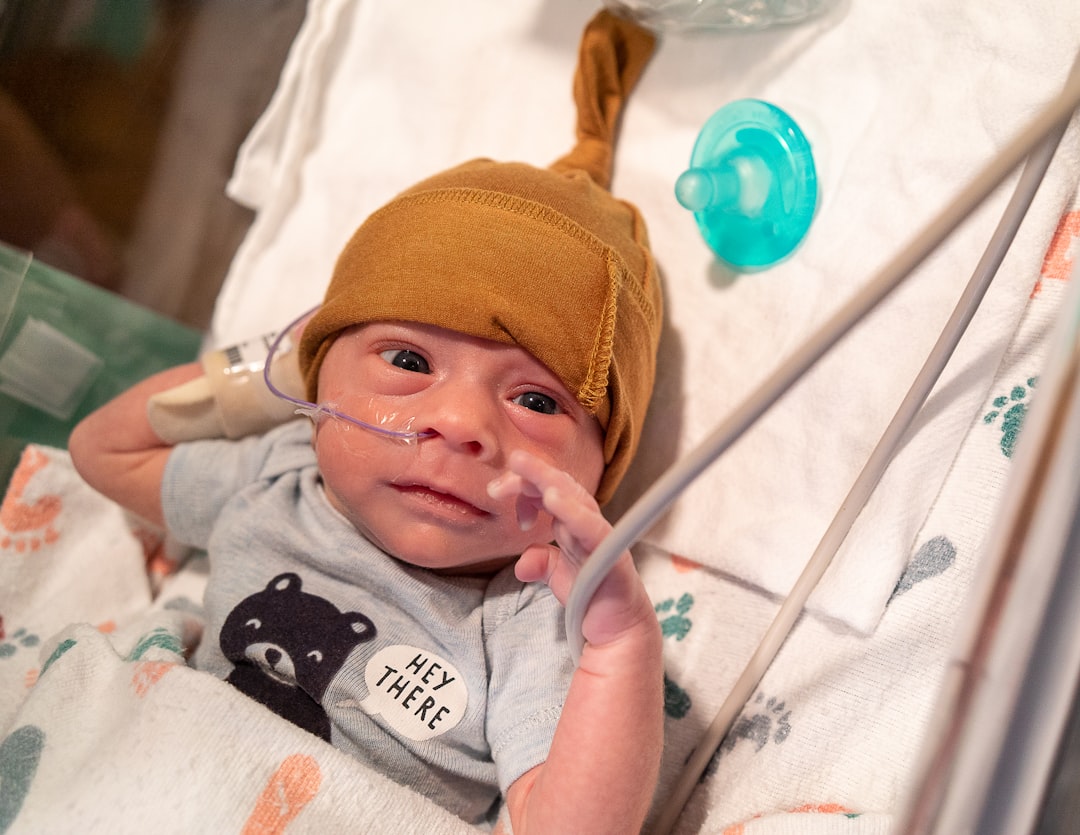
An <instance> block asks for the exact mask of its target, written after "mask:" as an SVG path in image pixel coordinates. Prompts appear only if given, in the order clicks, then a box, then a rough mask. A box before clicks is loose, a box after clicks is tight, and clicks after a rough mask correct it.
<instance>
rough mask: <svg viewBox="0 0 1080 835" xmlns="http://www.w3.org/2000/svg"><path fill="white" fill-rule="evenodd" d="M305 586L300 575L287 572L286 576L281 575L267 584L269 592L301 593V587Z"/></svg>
mask: <svg viewBox="0 0 1080 835" xmlns="http://www.w3.org/2000/svg"><path fill="white" fill-rule="evenodd" d="M302 585H303V581H302V580H301V579H300V575H299V574H293V573H292V572H291V571H286V572H285V573H284V574H279V575H278V576H277V577H275V578H274V579H273V580H271V581H270V582H269V583H267V584H266V590H267V591H300V587H301V586H302Z"/></svg>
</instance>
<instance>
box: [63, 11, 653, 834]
mask: <svg viewBox="0 0 1080 835" xmlns="http://www.w3.org/2000/svg"><path fill="white" fill-rule="evenodd" d="M651 49H652V39H651V38H650V37H649V36H648V35H647V34H646V33H644V32H643V31H642V30H640V29H637V28H636V27H634V26H633V25H631V24H629V23H626V22H623V21H620V20H617V19H616V18H614V17H611V16H610V15H608V14H606V13H601V14H600V15H599V16H598V17H597V18H596V19H594V21H593V22H592V24H590V27H589V28H588V29H587V30H586V33H585V37H584V40H583V42H582V53H581V60H580V64H579V69H578V76H577V79H576V84H575V95H576V97H577V102H578V110H579V125H578V128H579V131H578V135H579V143H578V145H577V147H576V148H575V149H574V151H572V152H571V153H570V154H568V155H567V156H566V157H564V158H563V159H561V160H559V161H558V162H557V163H555V164H554V165H553V166H552V167H551V168H549V169H538V168H534V167H532V166H528V165H524V164H519V163H496V162H491V161H488V160H476V161H473V162H470V163H466V164H464V165H461V166H459V167H457V168H454V169H451V170H449V171H445V172H443V173H441V174H438V175H436V176H434V177H431V178H430V179H428V180H425V181H423V182H421V183H419V184H417V185H415V186H413V187H412V188H410V189H408V190H407V191H405V192H404V193H402V194H401V195H399V196H398V197H396V198H395V199H394V200H392V201H391V202H390V203H388V204H387V205H386V206H384V207H383V208H381V209H379V210H378V211H376V212H375V213H373V214H372V215H371V216H370V217H369V218H368V219H367V220H366V221H365V222H364V223H363V224H362V225H361V226H360V228H359V229H358V230H357V231H356V233H355V234H354V235H353V237H352V239H351V240H350V241H349V243H348V244H347V245H346V247H345V249H344V250H343V252H342V253H341V255H340V257H339V258H338V261H337V264H336V267H335V270H334V273H333V276H332V278H331V281H330V285H329V287H328V289H327V292H326V296H325V299H324V302H323V304H322V306H321V307H320V308H319V310H318V311H317V312H316V313H315V314H314V316H313V317H312V318H311V319H310V320H309V321H307V322H306V324H305V325H304V328H303V333H302V338H301V341H300V348H299V351H300V365H301V371H302V373H303V377H304V381H305V385H306V387H307V396H308V398H309V399H310V400H312V401H314V402H316V403H318V404H323V405H326V406H328V407H332V409H333V412H330V411H326V410H322V411H319V412H316V416H315V419H314V424H315V425H314V429H312V428H311V426H310V424H308V423H306V422H304V421H292V422H290V423H287V424H285V425H283V426H281V427H278V428H275V429H272V430H270V431H269V432H267V433H266V434H265V435H261V436H257V437H251V438H246V439H243V440H240V441H231V440H205V441H197V442H193V443H181V444H177V445H175V446H170V445H169V444H167V443H165V442H164V441H162V440H161V438H160V437H159V436H158V435H157V434H156V433H155V431H154V429H153V428H152V426H151V424H150V422H149V420H148V418H147V403H148V401H149V399H150V398H151V397H152V396H153V395H154V394H156V393H158V392H161V391H164V390H166V389H169V388H172V387H174V386H176V385H178V384H181V383H183V382H185V381H187V380H190V379H192V378H193V377H194V376H196V375H197V374H199V373H201V371H200V369H199V367H198V366H196V365H191V366H184V367H181V368H177V369H172V370H170V371H167V372H164V373H163V374H160V375H157V376H156V377H152V378H150V379H149V380H146V381H144V382H143V383H141V384H139V385H137V386H135V387H134V388H132V389H131V390H129V391H128V392H126V393H124V394H122V395H121V396H120V397H118V398H117V399H116V400H114V401H113V402H111V403H109V404H107V405H106V406H104V407H103V408H102V409H101V410H99V411H98V412H95V413H94V414H92V415H90V416H89V417H88V418H87V419H86V420H85V421H84V422H82V423H81V424H80V425H79V426H78V427H77V428H76V430H75V431H74V433H73V434H72V436H71V440H70V450H71V455H72V459H73V461H74V462H75V464H76V466H77V467H78V469H79V471H80V472H81V473H82V474H83V476H84V477H85V479H86V480H87V481H88V482H89V483H90V484H91V485H93V486H94V487H96V488H97V489H99V490H100V491H101V492H103V493H104V494H106V495H108V496H110V497H111V498H113V499H114V500H116V501H117V502H119V503H120V504H122V505H124V506H125V507H127V508H129V509H131V510H132V511H134V512H136V513H138V514H140V515H142V516H144V517H146V518H148V519H150V520H154V521H156V522H158V523H161V524H164V525H165V526H167V527H168V529H169V530H170V531H171V532H172V533H173V534H174V535H175V536H176V537H177V538H178V539H180V540H181V541H183V542H186V543H188V544H191V545H193V546H196V547H201V548H205V549H206V550H207V552H208V554H209V558H210V566H211V570H210V578H209V582H208V587H207V591H206V598H205V611H206V629H205V632H204V637H203V640H202V642H201V644H200V646H199V648H198V650H197V651H196V654H195V657H194V664H195V666H197V667H198V668H200V669H204V670H207V671H209V672H211V673H213V674H215V675H217V676H219V677H221V678H224V679H227V680H228V681H230V682H231V683H233V684H234V685H235V686H236V687H238V688H239V689H240V690H242V691H243V692H245V693H247V694H248V695H250V696H252V697H253V698H256V699H258V700H259V701H261V702H262V703H263V704H265V705H267V706H268V707H269V708H270V709H271V710H273V711H275V712H277V713H278V714H280V715H281V716H283V717H285V718H286V719H289V720H290V721H292V722H294V723H296V724H297V725H300V726H301V727H303V728H306V729H307V730H309V731H311V732H312V733H315V734H318V735H320V736H322V737H323V738H324V739H326V740H327V741H329V742H331V743H333V744H334V745H335V746H337V747H339V748H341V749H343V750H345V751H347V752H349V753H350V754H353V755H355V756H356V757H357V758H359V759H361V760H362V761H364V762H366V763H368V764H369V765H371V766H373V767H375V768H378V769H379V770H381V771H383V772H384V773H386V774H388V775H389V776H391V777H392V778H394V779H395V780H397V781H399V782H401V783H403V784H406V785H409V786H412V787H413V788H415V789H416V790H417V791H419V792H421V793H423V794H425V795H427V796H429V797H431V798H432V799H434V800H436V801H437V802H439V803H441V804H443V805H444V806H445V807H446V808H448V809H450V810H451V811H453V812H455V813H456V814H458V815H460V816H461V817H462V818H464V819H466V820H468V821H472V822H481V821H485V820H490V819H491V817H492V816H493V815H494V814H495V813H496V812H497V810H498V808H499V807H500V805H501V804H502V803H503V802H505V805H506V809H507V810H508V812H509V817H510V821H511V823H512V826H513V829H514V831H515V832H517V833H523V832H529V831H536V832H545V833H546V832H569V831H581V832H617V833H626V832H632V831H637V830H639V829H640V827H641V825H642V823H643V821H644V819H645V815H646V813H647V811H648V808H649V805H650V802H651V800H652V795H653V791H654V789H655V784H656V779H657V774H658V770H659V760H660V752H661V748H662V702H663V670H662V664H661V639H660V631H659V627H658V624H657V622H656V617H655V613H654V611H653V607H652V605H651V603H650V601H649V599H648V597H647V595H646V592H645V589H644V587H643V585H642V583H641V580H640V578H639V577H638V575H637V572H636V570H635V568H634V565H633V563H632V561H631V558H630V555H629V554H623V555H622V557H621V559H620V561H619V562H618V564H617V565H616V566H615V568H614V569H613V570H612V571H611V573H610V574H609V575H608V576H607V577H606V579H605V580H604V582H603V584H602V585H601V586H600V588H599V589H598V591H597V593H596V595H595V596H594V598H593V599H592V601H591V602H590V604H589V607H588V609H587V612H586V616H585V620H584V638H585V641H586V643H585V647H584V650H583V652H582V655H581V658H580V660H579V662H578V664H577V665H576V667H575V665H574V663H573V661H572V660H571V658H570V655H569V652H568V650H567V645H566V636H565V633H564V627H563V612H562V607H561V604H562V603H565V601H566V599H567V596H568V594H569V590H570V587H571V584H572V583H573V580H574V578H575V576H576V574H577V571H578V569H579V567H580V565H581V562H582V561H583V560H584V559H586V558H587V556H588V555H589V554H590V553H591V552H592V550H593V549H594V548H595V547H596V546H597V545H598V544H599V542H600V541H601V539H603V537H604V536H605V535H606V534H607V532H608V531H609V530H610V525H609V524H608V522H607V521H605V519H604V517H603V516H602V515H601V511H600V505H601V504H602V503H603V502H605V501H606V500H607V499H608V498H610V497H611V495H612V493H613V491H614V489H615V487H616V486H617V484H618V483H619V480H620V478H621V477H622V475H623V474H624V472H625V470H626V467H627V465H628V463H629V461H630V459H631V457H632V456H633V454H634V451H635V449H636V447H637V445H638V440H639V438H640V433H641V427H642V423H643V421H644V416H645V411H646V408H647V404H648V400H649V396H650V393H651V390H652V385H653V378H654V374H655V360H656V349H657V343H658V339H659V330H660V319H661V308H660V305H661V300H660V289H659V282H658V276H657V273H656V268H655V265H654V262H653V259H652V256H651V254H650V251H649V248H648V241H647V238H646V234H645V229H644V224H643V222H642V220H641V217H640V215H639V214H638V212H637V210H636V209H634V208H633V207H632V206H630V205H629V204H626V203H623V202H621V201H618V200H616V199H614V198H613V197H612V196H611V195H610V194H609V193H608V191H607V186H608V181H609V178H610V167H611V140H612V136H613V134H614V125H615V120H616V118H617V116H618V112H619V110H620V108H621V103H622V99H623V96H624V95H625V93H626V92H627V91H628V90H629V89H630V88H631V87H632V86H633V84H634V82H635V81H636V78H637V76H638V74H639V73H640V70H641V69H642V67H643V66H644V63H645V61H646V60H647V58H648V56H649V54H650V52H651ZM334 413H336V414H337V415H339V416H340V415H347V416H349V417H351V418H355V419H357V420H358V421H359V422H360V423H361V424H366V425H369V426H373V427H375V430H374V431H368V430H365V429H364V428H358V427H357V425H356V423H355V422H351V421H349V420H346V419H342V418H341V417H335V416H333V415H334Z"/></svg>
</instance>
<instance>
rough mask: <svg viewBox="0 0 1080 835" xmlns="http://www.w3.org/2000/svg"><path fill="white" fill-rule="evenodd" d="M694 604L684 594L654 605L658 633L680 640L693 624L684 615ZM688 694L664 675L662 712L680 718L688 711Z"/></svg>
mask: <svg viewBox="0 0 1080 835" xmlns="http://www.w3.org/2000/svg"><path fill="white" fill-rule="evenodd" d="M693 605H694V598H693V597H692V596H691V595H689V594H684V595H683V596H682V597H680V598H679V599H678V600H676V599H675V598H674V597H672V598H669V599H667V600H664V601H662V602H661V603H658V604H657V605H656V614H657V617H658V618H659V619H660V634H661V635H663V636H664V637H665V638H674V639H675V640H676V641H681V640H682V639H683V638H685V637H686V636H687V634H688V633H689V632H690V627H692V626H693V625H694V624H693V623H692V622H691V620H690V618H688V617H687V616H686V614H687V612H689V611H690V609H691V607H692V606H693ZM691 704H692V702H691V700H690V694H689V693H687V692H686V691H685V690H684V689H683V688H682V687H680V686H679V685H678V684H676V683H675V682H674V681H672V680H671V679H670V678H668V677H667V675H665V676H664V713H665V715H667V716H670V717H671V718H672V719H682V718H683V717H685V716H686V714H688V713H689V712H690V706H691Z"/></svg>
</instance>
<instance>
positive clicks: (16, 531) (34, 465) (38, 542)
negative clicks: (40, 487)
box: [0, 446, 63, 554]
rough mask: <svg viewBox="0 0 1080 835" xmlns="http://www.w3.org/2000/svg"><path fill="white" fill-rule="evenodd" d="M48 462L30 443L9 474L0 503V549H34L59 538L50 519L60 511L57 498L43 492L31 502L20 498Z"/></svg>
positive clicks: (21, 552) (16, 550)
mask: <svg viewBox="0 0 1080 835" xmlns="http://www.w3.org/2000/svg"><path fill="white" fill-rule="evenodd" d="M48 463H49V459H48V458H46V457H45V454H44V453H43V452H42V451H41V450H39V449H37V448H35V447H33V446H30V447H27V448H26V451H25V452H24V453H23V457H22V460H20V461H19V466H18V468H17V469H16V470H15V473H14V474H13V475H12V476H11V484H10V486H9V487H8V492H7V495H6V496H5V497H4V502H3V504H2V505H0V549H3V550H5V551H7V550H13V551H15V552H16V553H18V554H23V553H26V552H27V551H37V550H38V549H39V548H41V547H42V546H44V545H51V544H52V543H53V542H55V541H56V540H57V539H59V537H60V534H59V533H57V531H56V528H54V527H53V522H54V521H55V520H56V517H57V516H59V515H60V513H61V511H62V510H63V502H62V501H61V499H60V497H59V496H51V495H46V496H41V497H39V498H37V499H35V500H34V501H32V502H31V501H26V500H24V499H25V491H26V488H27V486H28V485H29V483H30V480H31V479H32V478H33V477H34V475H35V474H36V473H37V472H38V471H39V470H41V469H43V468H44V467H45V466H46V465H47V464H48Z"/></svg>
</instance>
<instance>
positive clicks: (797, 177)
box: [675, 99, 818, 272]
mask: <svg viewBox="0 0 1080 835" xmlns="http://www.w3.org/2000/svg"><path fill="white" fill-rule="evenodd" d="M817 191H818V189H817V172H816V170H815V167H814V158H813V155H812V153H811V151H810V143H809V142H808V141H807V139H806V136H805V134H803V132H802V131H801V130H800V129H799V126H798V125H796V124H795V122H794V120H792V118H791V117H790V116H788V115H787V113H785V112H784V111H783V110H781V109H780V108H778V107H776V106H774V105H771V104H769V103H767V102H763V101H759V100H757V99H742V100H740V101H735V102H732V103H731V104H729V105H726V106H725V107H722V108H721V109H720V110H718V111H717V112H716V113H714V114H713V115H712V116H711V117H710V118H709V120H708V121H707V122H706V123H705V126H704V127H703V128H702V129H701V133H700V134H699V135H698V138H697V141H696V142H695V143H694V150H693V152H692V153H691V156H690V168H689V169H688V170H687V171H684V172H683V174H682V175H681V176H680V177H679V179H678V180H677V181H676V183H675V197H676V199H678V201H679V203H680V204H682V205H683V206H684V207H685V208H687V209H689V210H690V211H692V212H693V213H694V220H696V221H697V225H698V228H699V229H700V230H701V234H702V237H704V238H705V242H706V243H707V244H708V245H709V247H710V248H711V249H712V251H713V252H714V253H715V254H716V256H717V257H718V258H719V259H720V260H722V261H724V262H725V263H726V264H728V265H729V266H730V267H731V268H732V269H734V270H737V271H739V272H756V271H758V270H764V269H766V268H768V267H771V266H773V265H774V264H776V263H778V262H780V261H782V260H783V259H784V258H787V257H788V256H789V255H790V254H791V253H792V252H793V251H794V250H795V248H796V247H797V246H798V245H799V244H800V243H801V242H802V240H803V238H804V237H805V236H806V233H807V231H808V230H809V228H810V222H811V221H812V220H813V217H814V211H815V209H816V207H817Z"/></svg>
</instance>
